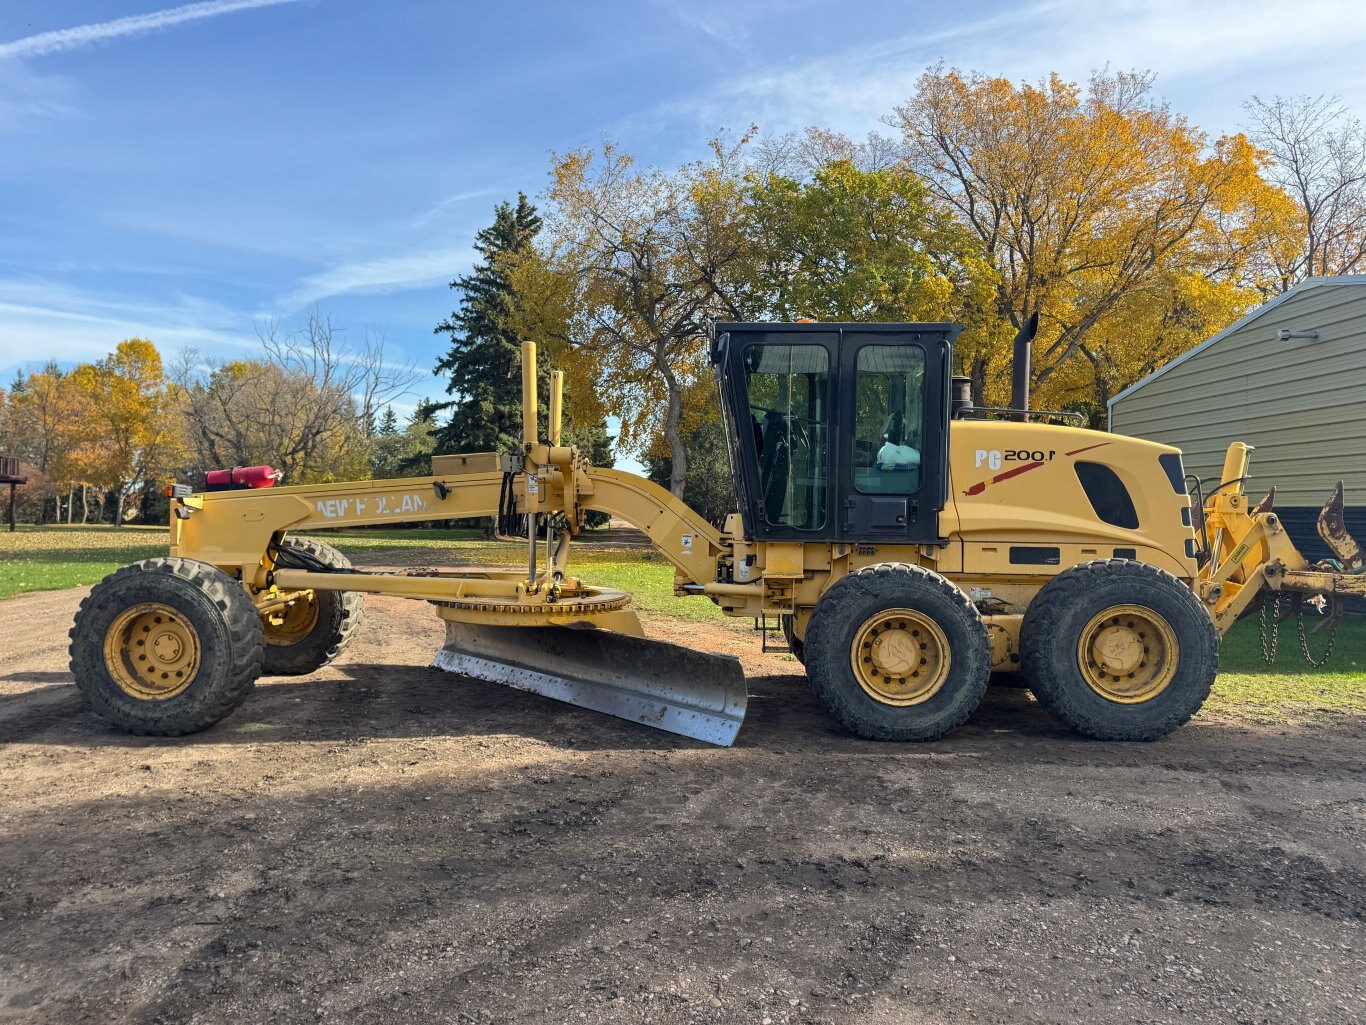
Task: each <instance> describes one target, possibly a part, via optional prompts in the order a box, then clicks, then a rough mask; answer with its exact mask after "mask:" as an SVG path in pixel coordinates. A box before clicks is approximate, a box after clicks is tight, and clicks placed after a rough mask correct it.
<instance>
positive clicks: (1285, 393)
mask: <svg viewBox="0 0 1366 1025" xmlns="http://www.w3.org/2000/svg"><path fill="white" fill-rule="evenodd" d="M1281 329H1289V330H1292V331H1307V330H1317V331H1318V333H1319V337H1318V339H1317V340H1315V341H1310V340H1306V339H1298V338H1297V339H1292V340H1290V341H1285V342H1282V341H1278V340H1277V338H1276V333H1277V331H1279V330H1281ZM1110 429H1111V430H1112V431H1114V432H1116V433H1119V434H1128V435H1132V436H1134V437H1139V438H1148V439H1150V440H1153V441H1160V442H1164V443H1166V444H1169V445H1175V446H1177V447H1178V448H1180V449H1181V450H1182V451H1183V453H1184V454H1185V465H1186V471H1187V472H1188V473H1196V474H1199V475H1200V477H1202V478H1209V477H1217V476H1218V474H1219V471H1220V468H1221V467H1222V465H1223V460H1224V452H1225V450H1226V449H1227V447H1228V444H1229V442H1231V441H1243V442H1246V443H1247V444H1249V445H1252V446H1254V447H1255V448H1256V452H1255V453H1254V454H1253V457H1252V466H1251V479H1250V480H1249V481H1248V483H1247V490H1248V491H1249V492H1252V493H1255V494H1259V493H1260V492H1262V491H1265V490H1266V489H1267V488H1269V487H1271V486H1273V485H1274V486H1275V488H1276V496H1277V497H1276V505H1277V506H1278V507H1281V508H1294V507H1299V508H1305V509H1308V508H1313V509H1315V510H1317V508H1318V506H1320V505H1321V504H1322V503H1323V501H1324V499H1326V498H1327V497H1328V494H1329V492H1330V491H1331V489H1332V486H1333V484H1334V483H1336V482H1337V481H1338V480H1342V481H1343V482H1344V484H1345V486H1346V489H1347V498H1348V504H1349V506H1350V505H1355V506H1357V507H1366V281H1362V280H1354V281H1344V282H1340V283H1326V284H1325V283H1318V282H1311V283H1307V284H1305V285H1301V286H1299V288H1298V289H1297V290H1296V291H1295V292H1293V293H1290V294H1287V295H1286V296H1285V297H1283V299H1282V300H1281V301H1280V302H1278V303H1276V304H1274V305H1273V306H1271V307H1269V308H1266V309H1265V312H1262V313H1260V314H1254V315H1253V316H1252V317H1251V319H1249V320H1248V321H1247V322H1245V323H1243V324H1242V325H1241V326H1239V327H1236V328H1235V329H1233V330H1232V331H1230V332H1229V333H1228V334H1227V335H1226V336H1224V337H1222V338H1217V339H1216V340H1214V341H1213V342H1212V343H1211V344H1209V345H1208V346H1207V347H1206V348H1204V349H1202V350H1200V351H1198V352H1194V353H1192V354H1191V355H1190V356H1189V357H1188V358H1186V359H1185V360H1183V361H1181V362H1180V363H1177V364H1173V365H1169V366H1168V368H1167V369H1166V370H1165V371H1163V372H1160V373H1159V374H1158V375H1156V376H1154V377H1153V378H1151V379H1150V380H1147V381H1145V382H1142V383H1140V384H1139V385H1137V386H1136V387H1135V388H1133V389H1132V390H1131V391H1129V392H1127V393H1125V394H1122V395H1120V396H1119V397H1117V398H1116V399H1115V400H1114V402H1112V403H1111V406H1110Z"/></svg>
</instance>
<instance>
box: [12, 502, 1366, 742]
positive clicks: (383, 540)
mask: <svg viewBox="0 0 1366 1025" xmlns="http://www.w3.org/2000/svg"><path fill="white" fill-rule="evenodd" d="M319 536H320V537H323V538H325V539H326V540H327V541H328V542H329V543H330V544H333V545H335V546H336V547H337V548H339V549H341V550H342V551H343V552H345V553H347V554H348V555H353V556H354V555H361V554H373V553H385V552H392V553H394V559H393V562H394V563H396V564H402V563H403V562H404V561H405V560H404V555H403V553H404V552H405V551H431V550H441V551H444V552H448V553H449V555H447V556H441V557H439V558H438V559H436V560H435V561H436V562H438V563H440V562H448V563H449V564H451V565H482V566H514V567H520V566H522V565H524V561H523V560H524V559H525V558H526V546H525V544H524V543H520V542H509V541H488V540H486V539H484V538H483V537H482V536H481V535H480V534H479V532H478V531H475V530H383V531H376V530H371V531H358V530H352V531H332V532H320V534H319ZM166 542H167V539H166V531H165V530H164V529H162V528H160V527H125V528H122V529H115V528H113V527H79V526H72V527H59V526H54V527H29V528H25V529H21V530H20V531H19V532H18V533H16V534H9V533H5V532H0V598H8V597H11V596H13V595H15V594H19V593H21V592H24V591H45V590H56V589H60V588H66V587H77V586H79V585H82V584H93V583H95V582H97V581H99V580H100V579H101V578H103V577H104V576H105V575H106V574H108V573H111V572H113V571H114V570H115V569H117V568H118V567H119V566H122V565H124V564H126V563H129V562H135V561H137V560H138V559H146V558H150V557H152V556H156V555H164V554H165V553H166ZM571 568H572V570H573V572H574V573H575V574H576V575H579V576H581V577H583V579H585V580H586V581H588V582H589V583H591V584H596V585H599V586H602V587H611V588H615V589H617V590H621V591H625V592H626V593H627V594H630V595H631V596H632V597H633V598H634V599H635V605H636V607H637V608H639V609H640V610H642V611H644V612H652V613H656V614H659V615H667V616H672V617H674V618H676V619H684V620H689V621H695V622H696V621H708V622H723V623H726V624H727V625H733V626H735V628H736V629H739V630H745V631H748V630H749V627H750V623H749V620H735V619H727V618H726V617H724V616H722V615H721V613H720V611H719V610H718V609H717V608H716V606H714V605H713V604H712V603H711V602H709V601H706V600H705V599H702V598H680V597H678V596H676V595H675V594H674V593H673V566H672V565H670V564H669V563H668V562H667V561H665V560H664V559H663V558H662V557H660V556H659V555H657V554H655V553H653V552H650V551H641V550H640V549H637V548H610V547H603V546H594V547H588V546H580V547H578V548H577V549H576V550H575V552H574V554H573V556H572V559H571ZM1316 619H1317V617H1316V616H1314V615H1312V614H1311V615H1310V616H1308V617H1306V623H1307V624H1308V626H1309V627H1310V628H1312V626H1313V624H1314V621H1315V620H1316ZM1308 638H1309V646H1310V650H1311V652H1312V653H1313V654H1314V655H1315V657H1319V656H1321V655H1322V653H1323V650H1324V648H1325V647H1326V646H1327V643H1328V640H1327V636H1326V634H1314V633H1309V634H1308ZM755 643H756V644H757V643H758V639H757V637H756V639H755ZM1219 658H1220V673H1219V678H1218V680H1217V682H1216V683H1215V685H1214V695H1213V697H1212V699H1211V704H1212V707H1214V708H1218V709H1227V710H1234V709H1242V710H1245V711H1247V712H1250V713H1252V714H1254V715H1258V716H1269V717H1274V716H1278V715H1280V714H1282V713H1314V712H1327V711H1332V712H1354V713H1361V714H1366V619H1363V618H1360V617H1350V618H1348V619H1347V620H1346V621H1344V622H1343V623H1342V625H1341V626H1340V628H1339V630H1338V637H1337V642H1336V644H1335V646H1334V650H1333V657H1332V659H1331V661H1330V662H1329V664H1328V665H1327V666H1325V667H1324V668H1322V669H1315V668H1313V667H1311V666H1309V665H1307V664H1306V663H1305V661H1304V657H1303V655H1302V653H1301V651H1300V642H1299V636H1298V634H1297V632H1296V629H1295V624H1294V623H1293V622H1289V623H1285V624H1282V626H1281V640H1280V654H1279V657H1278V659H1277V664H1276V665H1274V666H1267V665H1266V664H1265V663H1264V662H1263V661H1262V656H1261V645H1260V641H1259V638H1258V632H1257V618H1256V616H1255V615H1254V616H1252V617H1249V618H1247V619H1244V620H1243V621H1242V622H1240V623H1237V624H1235V625H1234V627H1233V629H1232V630H1230V631H1229V633H1228V636H1227V637H1225V638H1224V643H1223V646H1222V648H1221V651H1220V656H1219Z"/></svg>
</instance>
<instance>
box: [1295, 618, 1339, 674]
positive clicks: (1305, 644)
mask: <svg viewBox="0 0 1366 1025" xmlns="http://www.w3.org/2000/svg"><path fill="white" fill-rule="evenodd" d="M1295 625H1296V626H1298V627H1299V628H1300V648H1301V650H1303V651H1304V660H1305V661H1306V662H1308V663H1309V664H1310V665H1311V666H1313V667H1314V668H1315V669H1317V668H1319V667H1320V666H1324V665H1327V664H1328V660H1329V659H1330V658H1332V657H1333V644H1334V643H1335V642H1336V641H1337V639H1338V627H1339V626H1341V625H1342V620H1340V619H1339V620H1338V621H1337V622H1336V623H1334V624H1333V629H1331V630H1330V631H1328V648H1327V650H1326V651H1324V653H1323V658H1321V659H1319V660H1318V661H1317V662H1315V661H1314V656H1313V655H1311V654H1309V641H1308V639H1307V638H1306V637H1305V636H1304V612H1303V610H1301V612H1300V614H1299V615H1298V616H1296V617H1295Z"/></svg>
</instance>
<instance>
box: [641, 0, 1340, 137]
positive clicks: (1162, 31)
mask: <svg viewBox="0 0 1366 1025" xmlns="http://www.w3.org/2000/svg"><path fill="white" fill-rule="evenodd" d="M1363 45H1366V5H1361V4H1344V3H1342V2H1340V0H1301V2H1299V3H1297V4H1296V5H1295V7H1294V10H1293V15H1291V16H1287V9H1286V7H1285V5H1284V4H1283V3H1282V2H1279V0H1205V2H1202V3H1199V4H1191V3H1190V2H1189V0H1112V2H1109V3H1105V4H1098V3H1095V2H1094V0H1051V2H1045V3H1035V4H1032V5H1028V6H1021V7H1018V8H1013V9H1011V10H1009V11H1008V12H1007V13H1004V14H1001V15H998V16H994V17H988V18H983V19H979V20H976V21H971V22H965V23H962V24H959V25H956V26H954V27H953V28H952V29H949V30H947V31H944V32H940V33H929V34H926V33H919V34H912V35H904V36H899V37H898V36H893V37H891V38H889V39H887V40H885V41H883V42H879V43H877V44H874V45H870V46H863V47H857V48H852V49H848V50H845V51H842V52H840V53H836V54H832V55H830V56H827V57H822V58H820V59H818V60H814V61H808V62H803V63H800V64H795V65H790V66H787V67H783V68H781V69H779V70H774V71H769V72H764V73H759V74H755V75H751V76H749V77H745V78H738V79H736V80H734V81H732V82H730V83H727V84H726V85H724V86H722V87H721V88H719V89H717V90H714V91H712V92H709V93H707V94H704V95H701V96H698V97H695V98H693V99H691V100H689V101H686V102H685V103H682V104H674V105H670V106H669V107H667V108H666V110H665V114H666V115H669V114H675V115H691V116H692V117H694V118H696V119H697V121H698V123H699V124H700V125H701V126H702V127H704V128H706V129H708V130H711V129H712V128H714V126H716V125H718V124H739V123H741V122H747V121H749V120H751V119H752V120H757V121H758V122H759V124H760V127H761V128H763V129H764V130H765V131H766V132H767V131H773V132H778V131H784V130H787V129H791V128H800V127H803V126H806V125H822V126H828V127H832V128H836V129H839V130H841V131H845V132H850V133H853V134H862V133H864V132H867V131H870V130H873V129H876V128H878V125H879V119H880V118H882V117H883V116H885V115H887V114H890V113H892V111H893V109H894V108H895V107H896V106H897V105H898V104H900V103H903V102H904V101H905V100H906V99H907V98H908V97H909V96H910V95H911V93H912V92H913V91H914V88H915V81H916V79H917V78H918V77H919V76H920V74H921V73H922V72H923V71H924V69H925V68H926V67H927V66H928V65H931V64H933V63H935V62H937V61H939V60H943V61H945V62H946V63H948V64H950V65H954V66H957V67H960V68H963V69H965V70H980V71H983V72H986V73H990V74H1001V75H1006V76H1008V77H1011V78H1015V79H1020V78H1028V79H1037V78H1039V77H1041V76H1043V75H1046V74H1047V73H1048V72H1050V71H1058V72H1060V73H1061V74H1062V75H1064V76H1065V77H1067V78H1069V79H1072V80H1084V79H1085V78H1086V76H1087V75H1088V74H1089V73H1090V72H1091V71H1092V70H1095V69H1098V68H1101V67H1104V66H1107V65H1108V66H1110V67H1112V68H1120V69H1128V68H1144V69H1151V70H1154V71H1156V72H1158V74H1159V76H1160V80H1159V90H1160V91H1164V92H1168V93H1170V92H1171V91H1172V89H1171V87H1172V86H1176V87H1178V88H1182V87H1184V88H1186V89H1188V90H1189V95H1188V96H1186V97H1183V99H1185V100H1189V101H1190V102H1189V103H1188V104H1186V105H1187V106H1193V107H1199V105H1200V104H1201V103H1202V102H1207V101H1208V100H1209V99H1210V98H1209V97H1208V95H1207V94H1208V92H1209V91H1210V87H1211V85H1213V84H1214V83H1218V82H1220V80H1221V79H1225V78H1242V79H1248V78H1251V80H1252V81H1251V88H1250V89H1248V88H1245V87H1244V86H1243V85H1241V84H1240V85H1239V86H1238V91H1237V95H1236V96H1233V97H1231V100H1230V102H1228V103H1223V104H1219V106H1221V107H1222V108H1228V109H1230V110H1231V111H1232V112H1233V113H1234V114H1235V115H1236V106H1237V103H1238V102H1239V101H1240V100H1241V99H1242V98H1243V96H1244V94H1245V93H1246V92H1249V91H1263V92H1267V93H1276V92H1287V91H1312V92H1323V91H1330V92H1331V91H1334V90H1340V91H1342V92H1343V93H1344V97H1345V98H1346V99H1347V100H1348V101H1349V102H1352V101H1353V100H1355V101H1356V102H1357V103H1358V104H1361V103H1362V102H1363V101H1366V91H1363V86H1364V85H1366V82H1364V80H1363V78H1362V76H1361V73H1360V71H1359V61H1360V57H1359V54H1360V51H1361V48H1362V46H1363ZM1311 80H1317V81H1318V82H1319V83H1324V82H1327V83H1330V84H1329V85H1328V86H1327V87H1326V88H1325V87H1324V86H1323V85H1320V86H1319V87H1318V88H1314V87H1313V86H1312V85H1311V84H1308V83H1309V82H1310V81H1311ZM1354 92H1355V93H1357V94H1358V95H1356V96H1353V95H1351V93H1354ZM1178 106H1182V104H1178ZM652 116H653V117H657V116H658V115H657V114H656V115H652ZM1235 119H1236V118H1235ZM1218 127H1219V128H1222V129H1231V128H1233V127H1234V125H1233V123H1231V122H1230V123H1229V124H1225V125H1220V126H1218Z"/></svg>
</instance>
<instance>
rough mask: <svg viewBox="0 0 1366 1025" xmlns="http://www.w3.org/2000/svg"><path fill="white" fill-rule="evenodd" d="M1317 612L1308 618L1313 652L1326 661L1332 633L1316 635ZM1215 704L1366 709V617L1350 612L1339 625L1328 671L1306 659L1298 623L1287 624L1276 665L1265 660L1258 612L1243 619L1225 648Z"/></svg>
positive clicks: (1221, 651) (1226, 639) (1308, 709)
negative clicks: (1258, 625)
mask: <svg viewBox="0 0 1366 1025" xmlns="http://www.w3.org/2000/svg"><path fill="white" fill-rule="evenodd" d="M1317 619H1318V615H1317V614H1316V613H1310V614H1308V615H1306V616H1305V618H1304V622H1305V637H1306V638H1307V639H1308V642H1309V653H1310V654H1311V655H1313V656H1314V658H1315V659H1320V660H1321V659H1322V657H1323V652H1324V649H1325V648H1327V647H1328V634H1327V631H1324V632H1323V633H1317V634H1316V633H1314V632H1313V628H1314V626H1315V622H1316V620H1317ZM1213 702H1214V705H1215V707H1220V706H1223V707H1240V708H1244V709H1256V708H1262V709H1266V710H1267V711H1271V710H1272V709H1273V708H1277V709H1280V710H1285V711H1290V710H1295V709H1300V710H1303V711H1305V712H1312V711H1316V710H1326V709H1332V710H1334V711H1339V712H1358V713H1366V618H1363V617H1361V616H1348V617H1347V618H1346V619H1344V620H1343V621H1342V623H1341V624H1340V625H1339V627H1338V635H1337V640H1336V641H1335V642H1334V645H1333V657H1332V658H1331V659H1330V660H1329V661H1328V664H1327V665H1325V666H1324V667H1323V668H1322V669H1315V668H1314V667H1312V666H1310V665H1308V664H1307V663H1306V662H1305V660H1304V653H1303V652H1302V651H1301V649H1300V638H1299V633H1298V631H1297V630H1296V628H1295V623H1294V621H1291V622H1287V623H1282V624H1281V632H1280V644H1279V647H1278V650H1277V656H1276V664H1275V665H1272V666H1268V665H1267V664H1266V662H1265V661H1264V660H1263V659H1262V647H1261V640H1260V638H1259V636H1258V628H1257V614H1256V613H1253V614H1252V615H1251V616H1249V617H1247V618H1246V619H1242V620H1239V621H1238V622H1237V623H1235V624H1233V627H1232V628H1231V629H1230V630H1229V632H1228V633H1227V634H1226V635H1225V636H1224V642H1223V644H1222V645H1220V648H1219V678H1218V679H1217V680H1216V681H1215V684H1214V697H1213Z"/></svg>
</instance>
